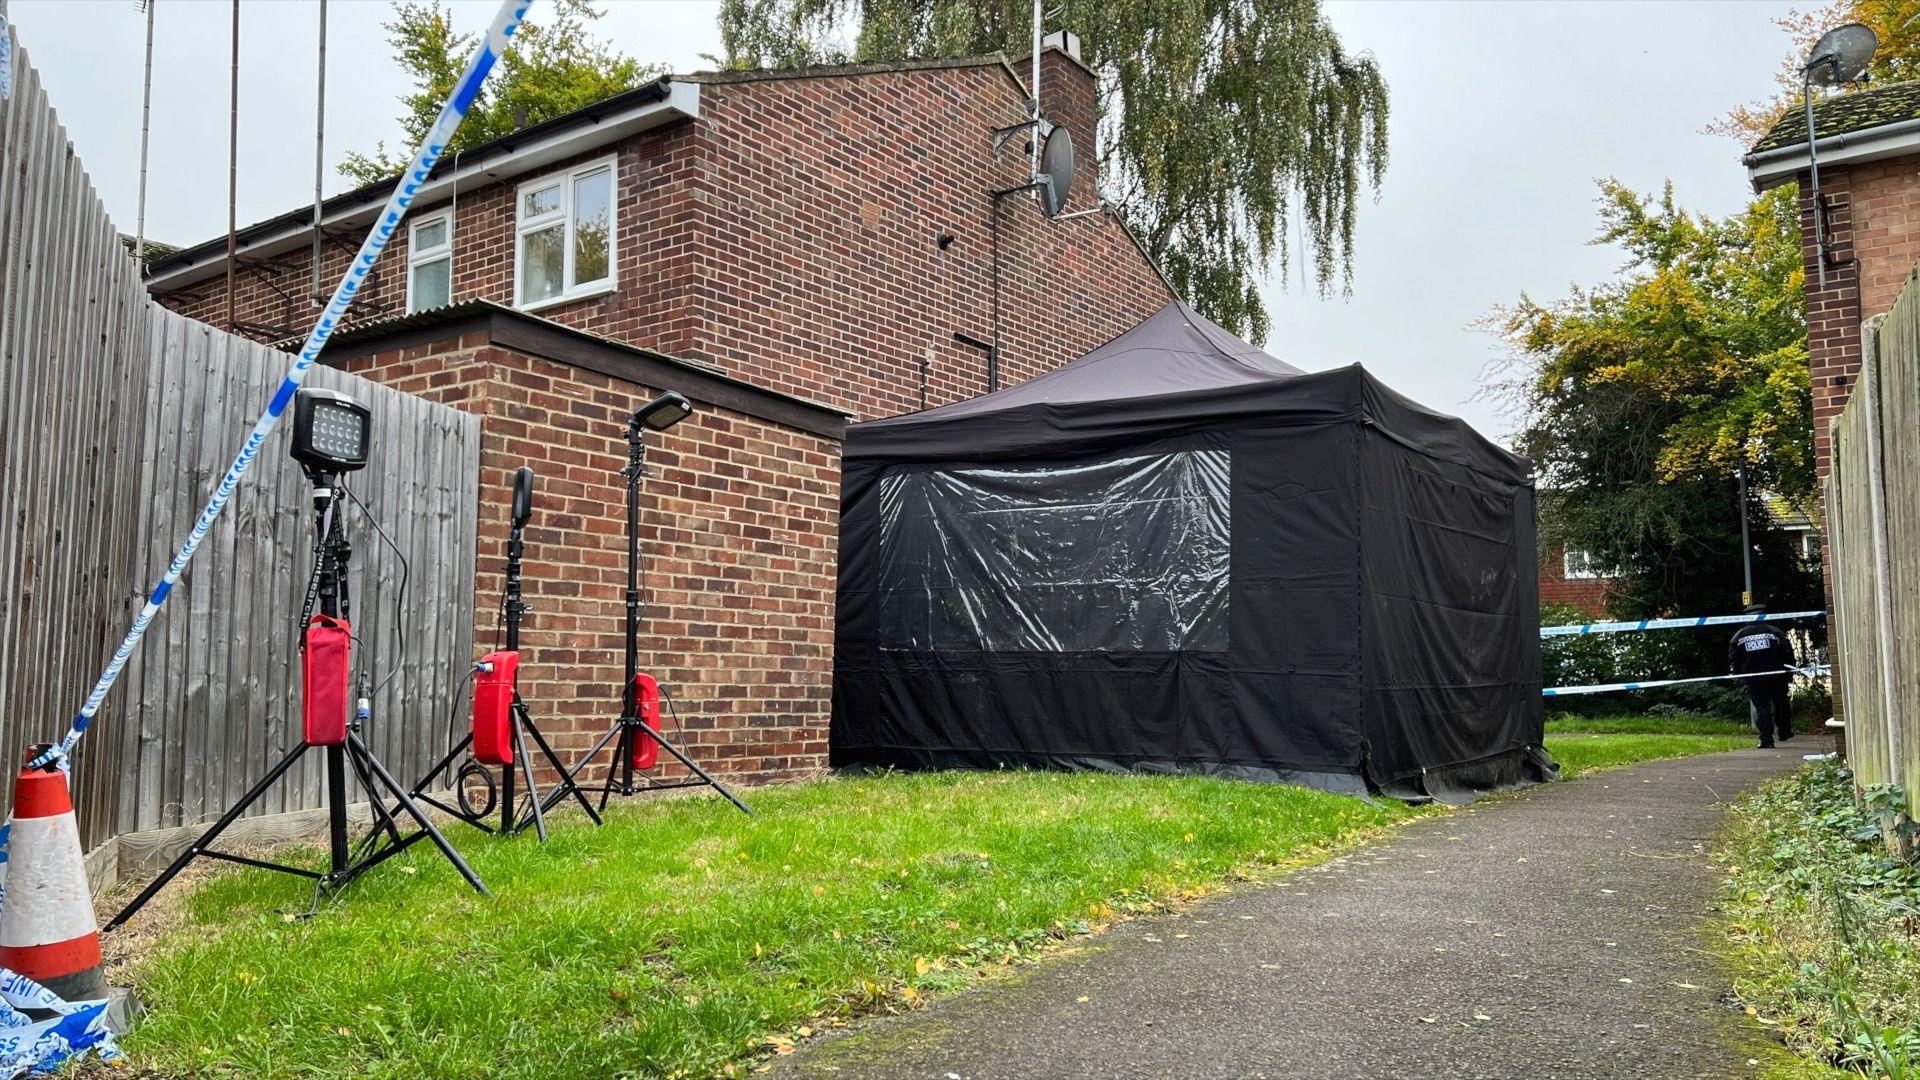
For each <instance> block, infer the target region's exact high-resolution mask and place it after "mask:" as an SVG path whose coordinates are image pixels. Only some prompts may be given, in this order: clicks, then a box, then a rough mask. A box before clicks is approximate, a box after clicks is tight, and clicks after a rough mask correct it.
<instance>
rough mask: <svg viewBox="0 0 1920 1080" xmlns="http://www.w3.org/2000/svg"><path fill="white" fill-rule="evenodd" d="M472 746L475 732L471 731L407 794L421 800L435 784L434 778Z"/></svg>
mask: <svg viewBox="0 0 1920 1080" xmlns="http://www.w3.org/2000/svg"><path fill="white" fill-rule="evenodd" d="M472 745H473V732H471V731H469V732H467V734H466V735H465V736H464V737H463V738H461V740H460V741H459V742H457V743H455V744H454V745H453V749H452V750H449V751H447V756H446V757H443V758H441V759H440V760H439V761H438V762H437V763H435V765H434V766H433V768H431V769H428V770H427V775H425V776H423V777H421V778H420V782H419V783H417V784H415V785H413V790H411V791H409V792H407V794H409V795H411V796H413V797H414V798H416V799H417V798H419V797H420V796H421V794H422V793H424V792H425V791H426V790H427V785H429V784H431V783H433V778H434V777H436V776H439V775H440V774H441V773H442V772H444V771H445V770H446V769H447V767H448V766H450V765H452V764H453V762H454V759H455V758H458V757H459V756H460V755H461V754H463V753H465V752H466V749H467V747H469V746H472Z"/></svg>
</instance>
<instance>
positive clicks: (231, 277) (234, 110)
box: [227, 0, 240, 332]
mask: <svg viewBox="0 0 1920 1080" xmlns="http://www.w3.org/2000/svg"><path fill="white" fill-rule="evenodd" d="M239 199H240V0H233V63H232V71H231V73H230V75H229V81H228V86H227V330H228V331H229V332H231V331H232V330H233V327H234V323H235V322H236V321H237V318H236V310H237V309H236V308H235V306H234V305H235V299H236V298H235V296H234V289H235V287H236V285H237V280H236V274H235V270H236V268H237V267H238V265H239V259H240V239H239V236H240V234H239V228H240V223H239V219H238V202H239Z"/></svg>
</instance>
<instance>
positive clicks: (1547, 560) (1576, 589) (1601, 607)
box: [1540, 548, 1607, 615]
mask: <svg viewBox="0 0 1920 1080" xmlns="http://www.w3.org/2000/svg"><path fill="white" fill-rule="evenodd" d="M1565 555H1566V552H1565V550H1564V549H1562V548H1554V549H1553V550H1552V551H1549V552H1545V553H1543V554H1542V555H1541V556H1540V602H1541V603H1542V604H1572V605H1573V606H1574V607H1577V608H1579V609H1580V610H1582V611H1584V612H1586V613H1587V614H1589V615H1604V614H1606V611H1607V581H1606V579H1605V578H1569V577H1567V575H1566V566H1567V564H1566V559H1565Z"/></svg>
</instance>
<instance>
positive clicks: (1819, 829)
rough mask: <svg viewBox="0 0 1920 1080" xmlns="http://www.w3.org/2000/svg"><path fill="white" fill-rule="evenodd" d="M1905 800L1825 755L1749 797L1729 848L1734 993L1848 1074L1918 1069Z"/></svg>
mask: <svg viewBox="0 0 1920 1080" xmlns="http://www.w3.org/2000/svg"><path fill="white" fill-rule="evenodd" d="M1902 801H1904V800H1901V799H1899V798H1898V797H1897V796H1896V795H1894V794H1893V793H1892V792H1891V790H1887V791H1875V792H1868V793H1866V797H1865V798H1856V797H1855V794H1854V786H1853V779H1852V775H1851V774H1850V773H1849V772H1848V770H1847V769H1846V768H1845V766H1843V765H1840V764H1838V763H1833V762H1823V763H1820V764H1816V765H1813V766H1810V767H1808V768H1806V769H1804V770H1802V771H1801V772H1799V773H1796V774H1795V775H1793V776H1791V777H1788V778H1786V779H1783V780H1779V781H1776V782H1775V783H1773V784H1769V785H1767V786H1766V787H1764V788H1762V789H1760V790H1759V791H1757V792H1754V793H1753V794H1751V795H1748V796H1747V797H1745V798H1744V799H1742V800H1741V801H1740V802H1739V803H1738V804H1737V805H1736V807H1735V809H1734V813H1733V819H1732V828H1731V831H1730V833H1729V842H1728V845H1727V847H1726V850H1725V852H1724V854H1723V861H1724V863H1725V869H1726V873H1727V879H1726V894H1727V905H1726V918H1727V921H1728V928H1729V935H1728V939H1729V942H1730V950H1731V959H1732V961H1733V962H1734V964H1735V966H1736V968H1737V974H1736V977H1735V980H1734V990H1735V993H1736V994H1737V995H1738V996H1739V997H1740V999H1741V1000H1742V1001H1743V1002H1744V1003H1745V1005H1746V1007H1747V1011H1748V1012H1749V1013H1751V1014H1753V1015H1754V1016H1755V1017H1756V1019H1758V1021H1759V1022H1760V1023H1762V1024H1764V1025H1766V1026H1768V1027H1770V1028H1773V1029H1774V1030H1776V1031H1778V1032H1779V1034H1780V1035H1781V1037H1782V1038H1783V1039H1785V1040H1786V1042H1787V1043H1788V1045H1790V1046H1792V1047H1793V1048H1794V1049H1796V1050H1798V1051H1799V1052H1800V1053H1802V1054H1804V1055H1806V1056H1808V1057H1810V1058H1812V1059H1814V1060H1816V1061H1819V1062H1823V1063H1825V1064H1828V1065H1832V1066H1836V1067H1839V1068H1843V1069H1845V1070H1847V1072H1848V1073H1849V1074H1855V1075H1858V1074H1865V1075H1868V1076H1891V1077H1895V1078H1907V1077H1914V1076H1920V936H1917V931H1920V866H1917V865H1916V864H1915V863H1914V862H1912V861H1910V860H1906V859H1901V858H1896V857H1894V856H1893V855H1892V854H1891V853H1890V849H1889V847H1888V846H1887V844H1886V843H1885V842H1884V840H1883V839H1882V830H1883V828H1884V827H1885V826H1887V825H1890V824H1892V823H1893V821H1894V815H1893V811H1892V808H1893V807H1894V806H1896V805H1898V804H1899V803H1900V802H1902ZM1909 828H1910V826H1909Z"/></svg>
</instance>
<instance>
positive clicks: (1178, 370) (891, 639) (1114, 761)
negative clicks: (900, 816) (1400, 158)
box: [832, 303, 1552, 801]
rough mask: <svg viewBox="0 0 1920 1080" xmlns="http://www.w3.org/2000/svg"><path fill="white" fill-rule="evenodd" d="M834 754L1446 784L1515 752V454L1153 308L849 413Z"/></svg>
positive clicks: (1357, 373) (1470, 778)
mask: <svg viewBox="0 0 1920 1080" xmlns="http://www.w3.org/2000/svg"><path fill="white" fill-rule="evenodd" d="M843 485H844V486H843V497H842V508H841V541H840V588H839V630H838V634H837V640H836V651H835V671H834V703H833V726H832V759H833V762H834V764H836V765H840V766H874V765H894V766H900V767H908V768H948V767H966V768H994V767H1004V766H1022V765H1026V766H1045V767H1063V768H1094V769H1111V770H1130V771H1179V772H1196V773H1212V774H1221V775H1232V776H1241V777H1247V778H1253V779H1267V780H1287V781H1293V782H1299V783H1307V784H1312V785H1314V786H1318V787H1324V788H1330V789H1333V790H1340V791H1353V792H1362V791H1380V792H1385V793H1388V794H1391V795H1396V796H1400V797H1404V798H1427V797H1433V798H1442V799H1447V800H1450V801H1455V800H1461V799H1466V798H1471V797H1472V795H1473V793H1474V792H1476V791H1480V790H1487V789H1493V788H1500V787H1507V786H1513V785H1516V784H1520V783H1525V782H1528V781H1532V780H1537V779H1543V778H1546V777H1548V776H1550V775H1551V774H1552V765H1551V763H1550V762H1549V761H1548V760H1547V758H1546V756H1545V754H1544V753H1543V752H1542V750H1541V749H1540V740H1541V732H1542V710H1541V698H1540V662H1539V661H1540V657H1539V630H1538V628H1539V600H1538V584H1537V580H1536V577H1535V574H1536V560H1537V554H1536V552H1535V547H1534V518H1533V487H1532V479H1531V474H1530V468H1529V465H1528V462H1527V461H1526V460H1525V459H1524V458H1520V457H1517V456H1515V455H1513V454H1511V453H1509V452H1507V451H1506V450H1503V449H1501V448H1500V447H1498V446H1496V445H1494V444H1493V443H1491V442H1489V441H1488V440H1487V439H1485V438H1483V437H1482V436H1480V435H1479V434H1478V433H1477V432H1475V431H1474V430H1473V429H1472V428H1471V427H1469V426H1468V425H1467V424H1466V423H1464V422H1463V421H1461V420H1458V419H1456V418H1454V417H1450V416H1445V415H1442V414H1440V413H1437V412H1434V411H1433V410H1430V409H1427V408H1424V407H1422V406H1420V405H1418V404H1416V403H1414V402H1413V401H1410V400H1408V399H1407V398H1405V397H1402V396H1401V395H1399V394H1397V393H1395V392H1394V391H1393V390H1391V389H1389V388H1387V387H1386V386H1385V385H1383V384H1382V383H1380V382H1379V381H1378V380H1377V379H1375V378H1373V377H1372V376H1371V375H1369V374H1367V372H1366V371H1365V370H1363V369H1362V368H1361V367H1360V366H1359V365H1357V364H1356V365H1353V366H1351V367H1346V368H1340V369H1337V370H1333V371H1326V372H1318V373H1312V374H1309V373H1306V372H1302V371H1300V370H1299V369H1297V368H1294V367H1292V366H1290V365H1288V364H1285V363H1282V362H1281V361H1279V360H1276V359H1274V358H1273V357H1271V356H1269V355H1267V354H1266V353H1265V352H1263V351H1261V350H1259V349H1257V348H1255V347H1254V346H1252V345H1249V344H1247V343H1246V342H1244V341H1241V340H1239V339H1238V338H1236V337H1234V336H1233V335H1232V334H1229V333H1228V332H1227V331H1225V330H1224V329H1222V328H1221V327H1219V326H1217V325H1215V324H1214V323H1212V322H1209V321H1208V320H1207V319H1205V318H1204V317H1202V316H1201V315H1200V314H1198V313H1197V312H1195V311H1194V310H1193V309H1191V308H1189V307H1187V306H1186V305H1185V304H1181V303H1174V304H1170V305H1168V306H1167V307H1166V308H1164V309H1162V310H1161V311H1160V312H1159V313H1158V314H1156V315H1154V316H1152V317H1150V318H1149V319H1147V320H1146V321H1145V322H1142V323H1141V324H1140V325H1138V326H1136V327H1134V328H1133V329H1132V330H1129V331H1127V332H1126V333H1124V334H1122V335H1120V336H1119V337H1117V338H1115V339H1113V340H1112V341H1110V342H1108V343H1107V344H1105V345H1102V346H1101V347H1099V348H1098V349H1095V350H1094V351H1093V352H1091V353H1088V354H1087V355H1086V356H1083V357H1081V358H1080V359H1079V360H1076V361H1074V362H1073V363H1071V364H1068V365H1066V366H1064V367H1061V368H1059V369H1056V370H1054V371H1052V372H1049V373H1047V374H1045V375H1041V376H1039V377H1037V378H1034V379H1031V380H1028V381H1027V382H1023V383H1020V384H1018V385H1015V386H1012V387H1009V388H1008V389H1005V390H1001V391H999V392H997V393H993V394H987V395H985V396H982V397H977V398H973V399H971V400H968V401H962V402H957V403H955V404H952V405H947V406H944V407H941V408H937V409H930V410H927V411H925V412H920V413H914V414H910V415H906V416H899V417H893V418H890V419H886V420H877V421H873V422H870V423H865V424H856V425H854V426H853V427H851V428H850V429H849V430H848V432H847V439H846V443H845V447H844V481H843Z"/></svg>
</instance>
